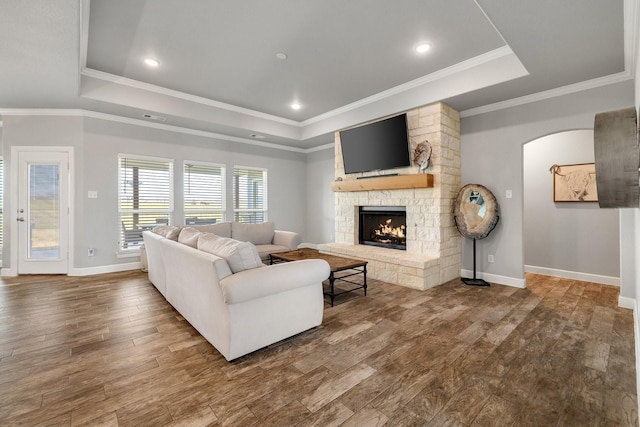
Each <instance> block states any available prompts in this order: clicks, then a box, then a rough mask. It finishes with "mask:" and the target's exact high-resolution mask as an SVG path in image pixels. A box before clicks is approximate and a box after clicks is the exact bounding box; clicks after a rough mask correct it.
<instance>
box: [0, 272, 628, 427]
mask: <svg viewBox="0 0 640 427" xmlns="http://www.w3.org/2000/svg"><path fill="white" fill-rule="evenodd" d="M527 279H528V288H527V289H517V288H512V287H506V286H499V285H492V286H491V287H490V288H477V287H468V286H465V285H463V284H462V283H461V282H460V281H459V280H455V281H452V282H450V283H446V284H444V285H442V286H439V287H436V288H434V289H431V290H428V291H425V292H420V291H415V290H411V289H407V288H403V287H399V286H393V285H389V284H386V283H382V282H379V281H375V280H369V292H368V295H367V296H366V297H363V296H362V292H361V291H360V292H358V293H354V294H348V295H345V296H343V297H339V298H338V299H337V300H336V306H335V307H329V306H328V305H326V307H325V316H324V322H323V324H322V326H321V327H319V328H316V329H314V330H311V331H308V332H305V333H302V334H300V335H297V336H295V337H292V338H290V339H288V340H285V341H283V342H280V343H278V344H275V345H272V346H270V347H269V348H266V349H263V350H259V351H257V352H255V353H252V354H250V355H247V356H245V357H242V358H240V359H238V360H236V361H234V362H232V363H229V362H227V361H225V360H224V358H223V357H222V356H221V355H220V354H219V353H218V352H217V351H216V350H215V349H214V348H213V347H212V346H211V345H210V344H209V343H207V342H206V341H205V340H204V339H203V338H202V337H201V336H200V335H199V334H198V333H197V331H195V330H194V329H193V328H192V327H191V326H190V325H189V324H188V323H187V322H186V321H185V320H184V319H183V318H182V317H181V316H180V315H179V314H178V313H177V312H176V311H175V310H174V309H173V308H172V307H171V306H170V305H169V304H168V303H167V302H166V301H165V300H164V299H163V298H162V296H161V295H160V294H159V293H158V292H157V291H156V289H155V288H154V287H153V285H151V284H150V283H149V281H148V280H147V277H146V274H144V273H141V272H128V273H114V274H106V275H100V276H91V277H65V276H21V277H17V278H11V279H5V280H4V281H3V282H2V284H0V425H3V426H8V425H46V426H58V425H59V426H70V425H71V426H79V425H89V426H116V425H120V426H164V425H181V426H205V425H212V426H218V425H219V426H252V425H258V426H337V425H342V426H383V425H384V426H546V425H561V426H600V425H603V426H637V425H638V413H637V408H638V404H637V396H636V372H635V356H634V332H633V315H632V312H631V310H626V309H621V308H618V307H617V299H618V289H617V288H616V287H612V286H602V285H596V284H592V283H585V282H578V281H573V280H565V279H557V278H550V277H545V276H536V275H531V276H528V277H527ZM257 285H259V284H257Z"/></svg>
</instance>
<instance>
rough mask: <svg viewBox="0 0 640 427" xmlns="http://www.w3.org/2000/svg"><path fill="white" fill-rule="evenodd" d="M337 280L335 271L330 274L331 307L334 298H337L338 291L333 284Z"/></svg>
mask: <svg viewBox="0 0 640 427" xmlns="http://www.w3.org/2000/svg"><path fill="white" fill-rule="evenodd" d="M335 281H336V279H335V277H333V271H332V272H331V273H330V274H329V286H330V287H331V294H329V297H330V298H331V307H333V300H335V299H336V293H335V290H334V289H333V284H334V282H335Z"/></svg>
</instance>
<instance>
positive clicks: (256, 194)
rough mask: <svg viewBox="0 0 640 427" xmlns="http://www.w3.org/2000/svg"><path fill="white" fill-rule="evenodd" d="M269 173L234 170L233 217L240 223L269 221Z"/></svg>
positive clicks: (246, 169) (238, 167)
mask: <svg viewBox="0 0 640 427" xmlns="http://www.w3.org/2000/svg"><path fill="white" fill-rule="evenodd" d="M266 190H267V171H266V169H253V168H245V167H240V166H235V167H234V168H233V216H234V220H235V221H238V222H249V223H257V222H263V221H266V220H267V191H266Z"/></svg>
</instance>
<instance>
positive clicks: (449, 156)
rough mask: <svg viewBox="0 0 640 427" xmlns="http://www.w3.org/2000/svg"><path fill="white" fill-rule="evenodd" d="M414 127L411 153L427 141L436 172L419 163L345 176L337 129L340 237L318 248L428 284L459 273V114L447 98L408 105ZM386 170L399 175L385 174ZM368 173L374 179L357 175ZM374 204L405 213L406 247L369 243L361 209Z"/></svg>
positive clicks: (385, 277)
mask: <svg viewBox="0 0 640 427" xmlns="http://www.w3.org/2000/svg"><path fill="white" fill-rule="evenodd" d="M407 126H408V131H409V138H410V143H411V152H413V149H414V148H415V146H416V145H417V144H419V143H420V142H422V141H425V140H428V141H429V143H430V144H431V146H432V149H433V150H432V155H431V166H430V167H429V169H428V170H427V172H428V174H430V176H429V175H425V174H420V173H419V168H418V166H417V165H413V166H411V167H407V168H402V169H394V170H392V171H376V172H367V173H357V174H349V175H346V174H345V173H344V166H343V163H342V149H341V146H340V134H339V133H338V132H336V134H335V177H336V180H335V182H334V183H333V185H332V188H333V190H334V191H335V209H336V215H335V242H334V243H328V244H323V245H320V246H319V249H320V251H321V252H324V253H330V254H334V255H342V256H347V257H351V258H357V259H363V260H366V261H369V264H368V266H367V275H368V276H369V277H371V278H374V279H378V280H382V281H385V282H388V283H393V284H397V285H401V286H407V287H410V288H414V289H428V288H431V287H433V286H437V285H439V284H442V283H444V282H447V281H449V280H451V279H454V278H456V277H459V276H460V269H461V238H460V234H459V233H458V231H457V229H456V227H455V224H454V222H453V203H454V201H455V198H456V196H457V193H458V190H459V189H460V186H461V183H460V115H459V113H458V112H457V111H455V110H453V109H452V108H451V107H449V106H447V105H446V104H443V103H437V104H432V105H428V106H426V107H421V108H418V109H415V110H411V111H408V112H407ZM387 174H398V176H392V177H383V175H387ZM362 177H367V178H368V179H359V180H357V181H356V179H357V178H362ZM361 208H364V209H361ZM373 208H379V209H380V210H389V208H391V209H392V211H393V210H398V209H400V210H404V211H405V212H404V213H405V230H404V234H405V236H404V239H405V240H404V242H403V243H402V244H401V245H402V246H404V250H399V249H398V248H391V247H385V246H380V245H377V244H369V243H363V242H362V236H361V234H360V231H359V224H360V222H361V220H362V217H361V215H362V212H361V211H362V210H364V211H365V212H366V211H367V210H371V209H373ZM395 220H396V219H394V218H392V224H393V221H395ZM377 225H380V224H377ZM383 240H388V239H383Z"/></svg>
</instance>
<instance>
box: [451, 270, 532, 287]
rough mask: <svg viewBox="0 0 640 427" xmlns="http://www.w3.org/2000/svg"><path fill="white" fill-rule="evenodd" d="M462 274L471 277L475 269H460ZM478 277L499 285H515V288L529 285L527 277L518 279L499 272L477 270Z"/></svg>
mask: <svg viewBox="0 0 640 427" xmlns="http://www.w3.org/2000/svg"><path fill="white" fill-rule="evenodd" d="M460 276H461V277H468V278H471V277H473V271H472V270H465V269H462V270H460ZM476 277H477V278H478V279H484V280H486V281H487V282H491V283H497V284H499V285H506V286H513V287H514V288H522V289H524V288H526V287H527V281H526V279H518V278H517V277H509V276H500V275H498V274H491V273H483V272H478V271H476Z"/></svg>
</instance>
